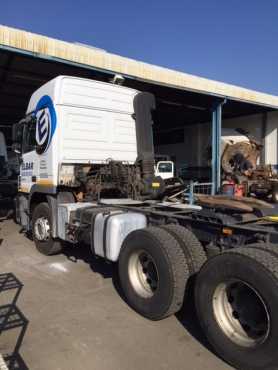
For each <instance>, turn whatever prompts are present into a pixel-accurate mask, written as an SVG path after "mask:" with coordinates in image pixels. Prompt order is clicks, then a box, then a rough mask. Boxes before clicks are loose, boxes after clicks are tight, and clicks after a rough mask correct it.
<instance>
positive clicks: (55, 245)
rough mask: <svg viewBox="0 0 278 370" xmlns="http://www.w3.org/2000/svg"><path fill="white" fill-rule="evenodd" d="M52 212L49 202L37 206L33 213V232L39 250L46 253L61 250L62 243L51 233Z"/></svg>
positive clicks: (54, 252) (49, 253) (47, 254)
mask: <svg viewBox="0 0 278 370" xmlns="http://www.w3.org/2000/svg"><path fill="white" fill-rule="evenodd" d="M51 225H52V220H51V212H50V208H49V205H48V203H46V202H44V203H40V204H39V205H37V206H36V208H35V209H34V211H33V215H32V233H33V240H34V242H35V245H36V248H37V250H38V251H39V252H40V253H42V254H44V255H46V256H49V255H52V254H56V253H59V252H61V250H62V244H61V243H60V242H59V241H57V240H55V239H53V237H52V235H51Z"/></svg>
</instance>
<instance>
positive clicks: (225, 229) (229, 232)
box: [222, 227, 233, 235]
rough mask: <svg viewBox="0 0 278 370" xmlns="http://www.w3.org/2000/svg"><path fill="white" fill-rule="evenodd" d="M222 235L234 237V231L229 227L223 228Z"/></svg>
mask: <svg viewBox="0 0 278 370" xmlns="http://www.w3.org/2000/svg"><path fill="white" fill-rule="evenodd" d="M222 233H223V234H225V235H233V230H232V229H229V228H228V227H223V229H222Z"/></svg>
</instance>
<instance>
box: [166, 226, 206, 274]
mask: <svg viewBox="0 0 278 370" xmlns="http://www.w3.org/2000/svg"><path fill="white" fill-rule="evenodd" d="M162 228H163V229H165V230H167V231H168V232H169V233H170V234H171V235H173V237H174V238H175V239H176V240H177V241H178V243H179V244H180V246H181V248H182V250H183V252H184V255H185V258H186V261H187V264H188V268H189V274H190V276H193V275H195V274H196V273H197V272H199V270H200V268H201V267H202V266H203V264H204V263H205V262H206V260H207V257H206V253H205V251H204V248H203V247H202V244H201V243H200V242H199V240H198V239H197V238H196V236H195V235H194V234H193V233H192V231H190V230H188V229H186V228H185V227H183V226H180V225H174V224H169V225H165V226H162Z"/></svg>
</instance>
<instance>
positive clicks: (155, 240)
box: [119, 227, 189, 320]
mask: <svg viewBox="0 0 278 370" xmlns="http://www.w3.org/2000/svg"><path fill="white" fill-rule="evenodd" d="M119 276H120V281H121V286H122V289H123V292H124V294H125V297H126V300H127V302H128V303H129V305H130V306H131V307H132V308H134V309H135V310H136V311H137V312H139V313H140V314H141V315H143V316H145V317H147V318H149V319H152V320H160V319H162V318H164V317H167V316H169V315H171V314H174V313H175V312H177V311H178V310H179V309H180V308H181V307H182V303H183V297H184V291H185V286H186V282H187V279H188V277H189V271H188V266H187V263H186V260H185V256H184V253H183V251H182V249H181V247H180V245H179V243H178V242H177V241H176V239H175V238H174V237H173V236H172V235H171V234H170V233H169V232H167V231H166V230H163V229H160V228H158V227H148V228H145V229H141V230H136V231H133V232H132V233H130V234H129V235H128V236H127V238H126V239H125V241H124V243H123V247H122V250H121V253H120V257H119Z"/></svg>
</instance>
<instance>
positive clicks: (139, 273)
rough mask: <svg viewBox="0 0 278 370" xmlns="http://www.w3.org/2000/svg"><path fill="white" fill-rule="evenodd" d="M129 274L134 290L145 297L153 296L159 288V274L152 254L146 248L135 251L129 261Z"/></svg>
mask: <svg viewBox="0 0 278 370" xmlns="http://www.w3.org/2000/svg"><path fill="white" fill-rule="evenodd" d="M128 275H129V280H130V282H131V285H132V286H133V288H134V290H135V291H136V292H137V294H139V295H140V296H141V297H143V298H151V297H152V296H153V295H154V294H155V292H156V291H157V289H158V284H159V276H158V270H157V267H156V264H155V262H154V260H153V258H152V256H151V255H150V254H149V253H147V252H146V251H144V250H138V251H136V252H134V253H133V254H132V255H131V256H130V259H129V262H128Z"/></svg>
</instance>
